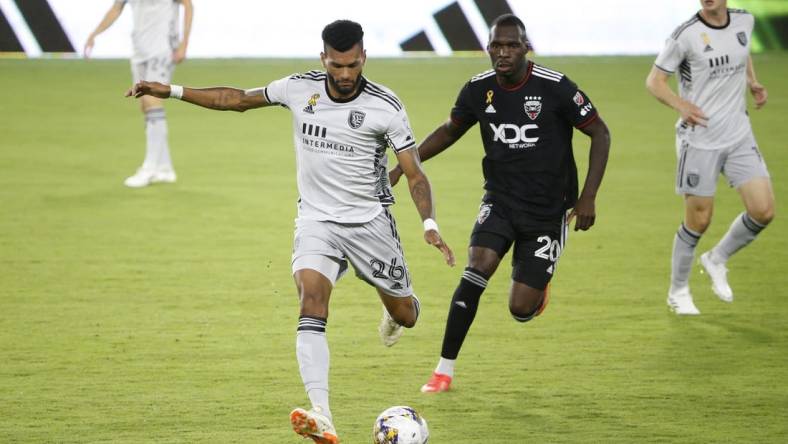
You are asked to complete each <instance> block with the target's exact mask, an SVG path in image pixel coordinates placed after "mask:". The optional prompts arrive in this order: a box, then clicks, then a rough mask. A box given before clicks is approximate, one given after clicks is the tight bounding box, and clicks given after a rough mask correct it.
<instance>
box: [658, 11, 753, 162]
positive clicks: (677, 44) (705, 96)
mask: <svg viewBox="0 0 788 444" xmlns="http://www.w3.org/2000/svg"><path fill="white" fill-rule="evenodd" d="M754 22H755V19H754V18H753V16H752V15H751V14H749V13H748V12H746V11H744V10H741V9H728V24H727V25H725V26H721V27H717V26H712V25H710V24H708V23H706V22H705V20H703V18H702V17H701V16H700V14H696V15H695V16H694V17H693V18H691V19H690V20H688V21H686V22H684V23H683V24H682V25H681V26H679V27H678V28H676V30H675V31H674V32H673V34H672V35H671V36H670V38H668V39H667V41H666V42H665V48H664V49H663V50H662V52H661V53H660V54H659V56H657V60H656V61H655V62H654V64H655V65H656V66H657V68H659V69H661V70H662V71H664V72H666V73H669V74H672V73H674V72H676V71H678V72H679V79H678V81H679V95H680V96H681V97H682V98H683V99H685V100H688V101H690V102H692V103H694V104H695V105H697V106H698V107H700V109H701V110H702V111H703V113H704V114H705V115H706V116H707V117H708V118H709V123H708V127H706V128H704V127H702V126H695V127H694V128H691V127H689V126H688V125H686V124H683V122H682V121H681V119H679V122H678V123H677V124H676V129H677V135H678V137H680V138H682V140H685V141H687V142H688V143H689V144H690V145H691V146H693V147H696V148H700V149H707V150H717V149H724V148H728V147H730V146H732V145H734V144H736V143H738V142H740V141H742V140H743V139H744V138H746V137H747V136H748V134H749V133H750V132H751V127H750V120H749V117H748V116H747V102H746V100H745V95H744V92H745V86H746V84H747V60H748V57H749V54H750V35H751V34H752V29H753V24H754Z"/></svg>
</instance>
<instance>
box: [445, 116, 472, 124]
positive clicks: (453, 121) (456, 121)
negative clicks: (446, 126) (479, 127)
mask: <svg viewBox="0 0 788 444" xmlns="http://www.w3.org/2000/svg"><path fill="white" fill-rule="evenodd" d="M449 120H451V123H453V124H455V125H457V126H467V125H468V123H467V122H463V121H462V120H458V119H456V118H455V117H454V116H449Z"/></svg>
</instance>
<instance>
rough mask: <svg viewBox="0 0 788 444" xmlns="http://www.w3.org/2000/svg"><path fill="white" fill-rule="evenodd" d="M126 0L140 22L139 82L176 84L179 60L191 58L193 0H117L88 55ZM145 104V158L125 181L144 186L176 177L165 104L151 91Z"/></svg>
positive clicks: (136, 35)
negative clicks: (180, 28)
mask: <svg viewBox="0 0 788 444" xmlns="http://www.w3.org/2000/svg"><path fill="white" fill-rule="evenodd" d="M126 3H129V4H130V5H131V9H132V15H133V21H134V30H133V32H132V34H131V39H132V44H133V47H134V54H133V55H132V57H131V74H132V78H133V81H134V83H137V82H139V81H141V80H147V81H154V82H161V83H170V81H171V80H172V73H173V71H174V70H175V64H178V63H181V62H182V61H183V60H184V59H185V58H186V49H187V47H188V46H189V35H190V34H191V27H192V16H193V6H192V1H191V0H116V1H115V3H114V4H113V5H112V7H111V8H110V9H109V11H107V13H106V14H105V15H104V18H103V19H102V20H101V23H99V25H98V26H97V27H96V29H95V30H94V31H93V32H92V33H91V34H90V36H88V40H87V42H86V43H85V51H84V53H85V57H90V53H91V51H92V50H93V46H94V45H95V39H96V36H97V35H99V34H101V33H102V32H104V31H105V30H106V29H107V28H109V27H110V26H112V24H113V23H115V20H117V19H118V17H120V14H121V13H122V12H123V7H124V6H125V5H126ZM181 4H182V5H183V39H181V38H180V36H179V32H178V15H179V9H180V5H181ZM140 107H141V109H142V113H143V114H144V115H145V139H146V149H145V160H144V161H143V162H142V166H141V167H140V168H139V169H138V170H137V172H136V173H134V175H132V176H130V177H129V178H127V179H126V180H125V182H124V184H125V185H126V186H128V187H132V188H139V187H145V186H148V185H150V184H151V183H156V182H164V183H172V182H175V180H176V176H175V170H174V169H173V167H172V158H171V157H170V146H169V140H168V131H167V116H166V115H165V113H164V103H163V102H162V101H161V99H159V98H158V97H152V96H145V97H143V98H142V100H140Z"/></svg>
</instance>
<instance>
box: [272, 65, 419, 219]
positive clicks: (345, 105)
mask: <svg viewBox="0 0 788 444" xmlns="http://www.w3.org/2000/svg"><path fill="white" fill-rule="evenodd" d="M360 81H361V85H360V87H359V91H358V93H357V95H356V96H354V97H351V98H349V99H345V100H336V99H332V98H331V97H330V96H329V94H328V91H327V89H326V73H324V72H320V71H309V72H306V73H304V74H294V75H292V76H290V77H286V78H283V79H280V80H276V81H274V82H272V83H271V84H269V85H268V86H267V87H266V88H265V89H264V92H265V97H266V100H268V101H269V102H270V103H278V104H281V105H283V106H285V107H287V108H288V109H290V112H291V113H292V115H293V141H294V143H295V150H296V166H297V181H298V192H299V195H300V199H299V202H298V217H299V219H305V220H317V221H333V222H341V223H363V222H368V221H370V220H372V219H374V218H375V216H377V215H378V214H379V213H380V212H381V210H382V209H383V207H384V206H387V205H391V204H392V203H394V198H393V196H392V194H391V187H390V185H389V181H388V172H387V169H386V162H387V158H386V148H387V147H391V148H392V149H393V150H394V151H395V152H399V151H402V150H406V149H410V148H413V147H415V146H416V140H415V138H414V136H413V131H412V130H411V129H410V124H409V122H408V116H407V114H406V113H405V108H404V107H403V106H402V103H401V102H400V101H399V99H398V98H397V97H396V96H395V95H394V93H393V92H391V91H390V90H389V89H388V88H385V87H383V86H381V85H377V84H375V83H372V82H370V81H368V80H366V79H364V78H363V77H362V78H361V80H360Z"/></svg>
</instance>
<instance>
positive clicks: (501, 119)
mask: <svg viewBox="0 0 788 444" xmlns="http://www.w3.org/2000/svg"><path fill="white" fill-rule="evenodd" d="M596 118H597V111H596V109H595V108H594V106H593V105H592V104H591V101H590V100H589V98H588V96H586V95H585V93H583V92H582V91H580V90H579V89H578V87H577V85H575V84H574V83H573V82H572V81H571V80H569V79H568V78H567V77H566V76H564V75H563V74H561V73H560V72H557V71H553V70H551V69H547V68H544V67H542V66H540V65H537V64H535V63H533V62H530V61H529V62H528V73H527V75H526V76H525V79H523V81H522V82H521V83H520V84H519V85H516V86H514V87H512V88H505V87H503V86H501V85H499V84H498V81H497V79H496V76H495V71H493V70H490V71H486V72H483V73H481V74H478V75H476V76H475V77H473V78H472V79H471V80H470V81H469V82H468V83H466V84H465V86H464V87H463V88H462V91H460V94H459V96H458V97H457V102H456V103H455V105H454V108H453V109H452V111H451V119H452V121H454V123H456V124H458V125H461V126H467V125H473V124H475V123H476V122H479V130H480V131H481V137H482V141H483V143H484V152H485V155H484V159H483V160H482V168H483V171H484V180H485V183H484V188H485V189H486V190H487V195H488V196H490V197H492V198H493V199H494V200H500V201H503V202H506V204H507V205H509V206H510V207H512V208H513V209H515V210H518V211H522V212H525V213H527V214H529V215H531V216H534V217H536V218H540V219H543V218H544V219H546V218H553V217H556V216H560V215H561V214H562V213H563V212H564V211H566V210H567V209H569V208H571V207H573V206H574V204H575V202H576V201H577V189H578V186H577V167H576V166H575V159H574V156H573V153H572V133H573V130H572V128H573V127H576V128H583V127H584V126H586V125H588V124H590V123H591V122H592V121H594V120H595V119H596Z"/></svg>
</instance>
